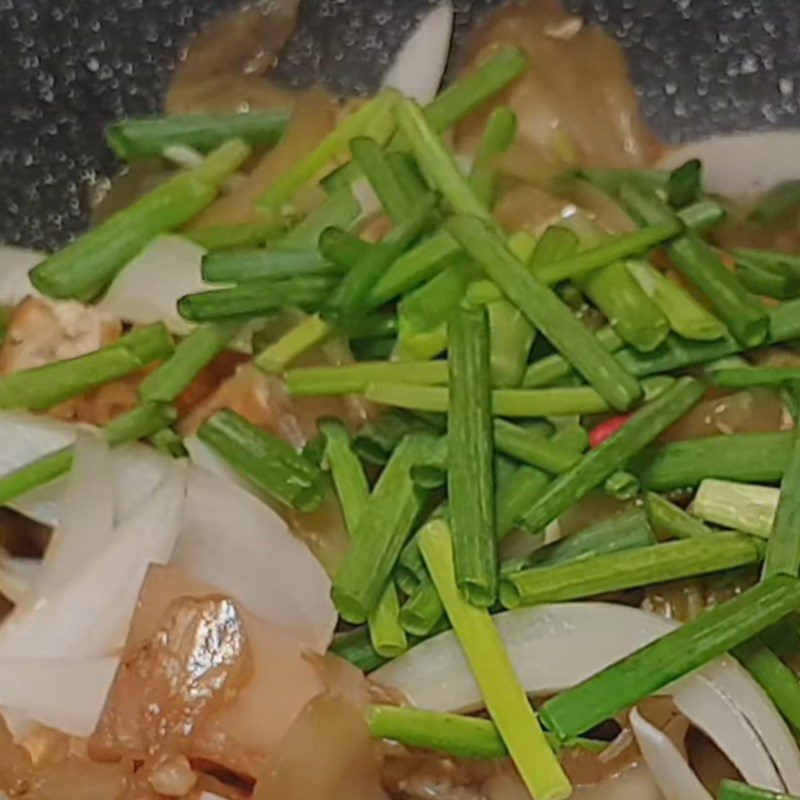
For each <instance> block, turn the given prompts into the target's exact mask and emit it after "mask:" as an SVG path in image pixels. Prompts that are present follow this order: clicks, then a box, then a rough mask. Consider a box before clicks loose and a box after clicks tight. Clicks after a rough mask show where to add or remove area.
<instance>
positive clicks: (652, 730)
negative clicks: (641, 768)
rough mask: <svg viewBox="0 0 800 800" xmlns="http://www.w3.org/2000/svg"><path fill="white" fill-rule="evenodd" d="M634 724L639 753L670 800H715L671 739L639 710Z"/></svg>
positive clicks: (636, 711) (634, 714)
mask: <svg viewBox="0 0 800 800" xmlns="http://www.w3.org/2000/svg"><path fill="white" fill-rule="evenodd" d="M630 723H631V729H632V730H633V735H634V736H635V737H636V743H637V744H638V745H639V750H641V752H642V756H643V757H644V760H645V762H646V763H647V766H648V767H649V769H650V772H651V774H652V775H653V778H654V779H655V782H656V783H657V784H658V788H659V789H661V791H662V792H663V794H664V797H666V800H713V798H712V797H711V795H710V794H709V793H708V791H707V790H706V788H705V786H703V784H702V783H701V782H700V779H699V778H698V777H697V775H695V773H694V771H693V770H692V768H691V767H690V766H689V765H688V764H687V763H686V760H685V759H684V758H683V756H682V755H681V753H680V751H679V750H678V748H677V747H676V746H675V743H674V742H673V741H672V740H671V739H670V738H669V736H667V735H666V734H665V733H663V732H662V731H660V730H659V729H658V728H656V726H655V725H651V724H650V723H649V722H648V721H647V720H646V719H645V718H644V717H643V716H642V715H641V714H640V713H639V710H638V709H636V708H634V709H633V710H632V711H631V714H630Z"/></svg>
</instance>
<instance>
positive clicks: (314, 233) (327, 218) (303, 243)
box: [275, 187, 361, 250]
mask: <svg viewBox="0 0 800 800" xmlns="http://www.w3.org/2000/svg"><path fill="white" fill-rule="evenodd" d="M360 214H361V206H360V205H359V203H358V200H356V198H355V197H354V196H353V193H352V192H351V191H350V189H349V188H348V187H344V188H343V189H340V190H338V191H337V192H336V193H334V194H332V195H331V196H330V197H329V198H328V201H327V202H326V203H325V204H324V205H322V206H320V207H319V208H318V209H316V210H315V211H312V212H311V213H310V214H307V215H306V216H305V217H304V218H303V219H302V221H301V222H300V223H298V224H297V225H295V226H294V228H292V229H291V230H290V231H289V232H288V233H287V234H286V235H285V236H283V237H282V238H281V239H279V240H278V241H276V242H275V248H276V249H280V250H292V249H303V248H315V247H317V245H318V242H319V240H320V238H321V236H322V234H323V233H324V231H325V230H326V229H327V228H343V229H347V228H349V227H350V226H351V225H352V224H353V223H354V222H355V221H356V220H357V219H358V217H359V215H360Z"/></svg>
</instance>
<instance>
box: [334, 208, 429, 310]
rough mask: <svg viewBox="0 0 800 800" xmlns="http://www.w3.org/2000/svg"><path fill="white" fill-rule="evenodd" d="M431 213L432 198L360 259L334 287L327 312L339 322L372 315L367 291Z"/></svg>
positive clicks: (416, 235) (409, 242)
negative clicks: (333, 315)
mask: <svg viewBox="0 0 800 800" xmlns="http://www.w3.org/2000/svg"><path fill="white" fill-rule="evenodd" d="M432 213H433V200H432V198H431V199H429V200H428V201H426V202H425V203H422V204H421V205H418V206H417V207H416V208H415V209H414V210H413V212H411V213H410V214H408V215H406V217H405V219H404V221H403V222H402V223H400V224H399V225H397V226H396V227H395V228H394V229H393V230H392V231H391V233H389V235H388V236H386V237H385V238H384V239H383V241H381V243H380V244H379V245H378V246H377V247H374V248H372V249H371V250H370V251H369V252H368V253H367V254H366V255H365V256H364V257H363V258H361V259H360V260H359V261H358V262H357V263H356V264H354V265H353V267H352V268H351V269H350V271H349V272H348V273H347V274H346V275H345V276H344V278H343V279H342V281H341V282H340V283H339V285H338V286H337V287H336V291H335V293H334V295H333V298H332V299H331V302H330V309H331V311H332V312H333V313H334V314H335V315H336V317H337V318H338V319H340V320H341V321H343V322H345V323H346V322H347V320H348V318H350V317H353V316H358V315H359V314H363V313H364V312H366V311H372V310H374V309H375V308H376V306H375V305H374V304H373V303H372V301H371V299H370V290H371V289H372V287H373V286H374V285H375V282H376V281H377V280H378V278H380V276H381V275H383V274H384V273H385V272H386V270H387V268H388V267H389V265H390V264H392V263H393V262H394V261H396V260H397V259H398V258H399V257H400V255H402V254H403V253H404V252H405V251H406V250H407V249H408V247H409V245H411V244H412V242H413V241H414V240H415V239H417V238H418V237H419V235H420V234H421V233H422V231H423V230H424V228H425V226H426V225H427V224H428V222H429V221H430V219H431V214H432Z"/></svg>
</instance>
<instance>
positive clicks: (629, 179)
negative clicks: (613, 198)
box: [577, 169, 670, 193]
mask: <svg viewBox="0 0 800 800" xmlns="http://www.w3.org/2000/svg"><path fill="white" fill-rule="evenodd" d="M669 176H670V173H669V172H668V171H667V170H661V169H582V170H580V171H579V172H578V173H577V177H579V178H583V180H585V181H588V182H589V183H591V184H592V185H593V186H596V187H597V188H598V189H602V190H603V191H605V192H609V193H614V192H617V191H619V190H620V189H621V188H622V187H623V186H624V185H625V184H630V185H631V186H636V187H637V188H640V189H643V190H645V191H649V192H656V191H659V190H661V189H665V188H666V187H667V183H668V182H669Z"/></svg>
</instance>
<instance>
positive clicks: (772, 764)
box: [373, 603, 800, 792]
mask: <svg viewBox="0 0 800 800" xmlns="http://www.w3.org/2000/svg"><path fill="white" fill-rule="evenodd" d="M495 619H496V621H497V625H498V628H499V630H500V633H501V635H502V636H503V639H504V641H505V643H506V646H507V648H508V651H509V654H510V656H511V658H512V660H513V662H514V665H515V667H516V669H517V672H518V674H519V676H520V679H521V680H522V683H523V685H524V686H525V689H526V691H527V692H528V693H529V694H531V695H551V694H555V693H558V692H560V691H562V690H564V689H566V688H569V687H570V686H574V685H575V684H577V683H580V682H581V681H583V680H585V679H586V678H588V677H590V676H591V675H594V674H595V673H597V672H599V671H600V670H602V669H603V668H604V667H606V666H608V665H609V664H612V663H614V662H615V661H618V660H619V659H621V658H624V657H625V656H626V655H628V654H630V653H632V652H634V651H635V650H638V649H640V648H641V647H643V646H645V645H646V644H648V643H649V642H651V641H653V640H655V639H657V638H659V637H661V636H664V635H665V634H667V633H669V632H670V631H671V630H673V629H674V628H675V627H676V623H674V622H672V621H670V620H667V619H664V618H663V617H658V616H656V615H653V614H649V613H647V612H644V611H641V610H639V609H635V608H630V607H627V606H620V605H613V604H608V603H574V604H557V605H549V606H539V607H535V608H528V609H520V610H518V611H510V612H505V613H503V614H498V615H497V616H496V617H495ZM373 677H374V678H375V679H376V680H377V681H378V682H380V683H382V684H384V685H387V686H390V687H393V688H396V689H398V690H400V691H402V692H403V693H404V694H405V695H406V696H407V697H408V699H409V700H410V701H411V702H412V703H413V704H414V705H416V706H419V707H420V708H426V709H431V710H435V711H472V710H475V709H477V708H479V707H480V706H481V704H482V700H481V693H480V690H479V688H478V686H477V684H476V683H475V680H474V678H473V677H472V675H471V673H470V671H469V668H468V666H467V663H466V660H465V659H464V656H463V654H462V652H461V650H460V648H459V646H458V642H457V641H456V639H455V637H454V635H453V634H452V632H446V633H443V634H440V635H439V636H437V637H435V638H434V639H431V640H429V641H427V642H423V643H422V644H420V645H418V646H417V647H415V648H413V649H412V650H410V651H409V652H408V653H407V654H406V655H404V656H401V657H400V658H399V659H396V660H395V661H393V662H391V663H390V664H387V665H386V666H384V667H382V668H381V669H379V670H377V671H376V672H374V673H373ZM745 687H746V688H745ZM662 693H663V694H667V695H672V696H673V698H674V700H675V702H676V705H677V706H678V708H679V709H680V711H681V712H682V713H683V714H684V715H685V716H686V717H687V718H688V719H689V720H690V722H692V723H693V724H695V725H696V726H697V727H698V728H700V729H701V730H702V731H703V732H704V733H705V734H706V735H707V736H708V737H709V738H710V739H711V740H712V741H714V742H715V743H716V744H717V746H718V747H719V748H720V749H721V750H722V751H723V752H724V753H725V754H726V755H727V757H728V758H729V760H730V761H731V762H732V763H733V764H734V765H735V766H736V767H737V768H738V769H739V770H740V772H741V773H742V774H743V775H744V776H745V778H746V779H747V780H748V781H749V782H751V783H753V784H755V785H758V786H765V787H775V788H777V789H780V788H781V786H782V785H785V788H786V789H788V790H789V791H791V792H797V791H798V786H797V770H798V764H800V751H798V748H797V744H796V742H795V741H794V739H793V738H792V736H791V734H790V732H789V730H788V728H787V727H786V724H785V723H784V721H783V720H782V719H781V717H780V716H779V715H778V713H777V712H776V710H775V708H774V707H773V706H772V704H771V703H770V701H769V700H768V699H767V697H766V695H764V693H763V692H762V691H761V690H760V689H759V687H758V686H757V685H756V684H755V683H754V682H753V680H752V679H751V678H750V677H749V676H748V675H747V674H746V673H745V672H744V671H742V670H741V669H740V668H739V667H738V666H737V665H735V664H733V662H732V661H731V660H730V659H719V660H717V661H715V662H714V663H713V664H712V665H710V666H709V667H706V668H704V669H702V670H700V671H698V672H696V673H693V674H692V675H689V676H687V677H686V678H684V679H682V680H680V681H678V682H676V683H675V684H673V685H671V686H669V687H667V688H666V689H665V690H664V691H663V692H662ZM734 697H735V699H734Z"/></svg>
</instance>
